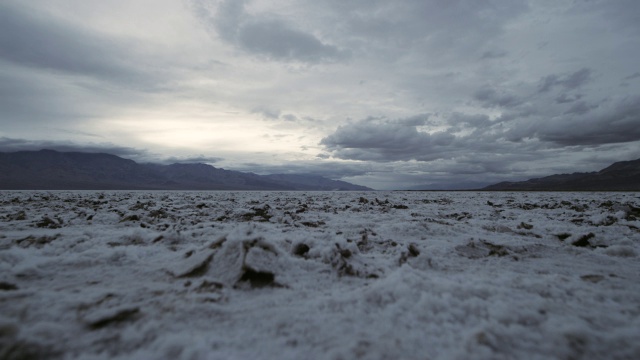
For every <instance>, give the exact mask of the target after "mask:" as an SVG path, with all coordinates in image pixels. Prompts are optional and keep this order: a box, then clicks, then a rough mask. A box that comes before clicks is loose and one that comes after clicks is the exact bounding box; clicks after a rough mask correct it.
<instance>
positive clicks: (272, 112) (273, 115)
mask: <svg viewBox="0 0 640 360" xmlns="http://www.w3.org/2000/svg"><path fill="white" fill-rule="evenodd" d="M251 112H252V113H254V114H260V115H262V116H263V117H264V118H265V119H267V120H277V119H278V118H280V110H278V109H271V108H269V107H266V106H259V107H256V108H254V109H253V110H252V111H251Z"/></svg>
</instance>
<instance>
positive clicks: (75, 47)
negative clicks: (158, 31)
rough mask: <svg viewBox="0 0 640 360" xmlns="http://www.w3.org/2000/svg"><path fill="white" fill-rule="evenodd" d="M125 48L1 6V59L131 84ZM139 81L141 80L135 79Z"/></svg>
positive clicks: (51, 20)
mask: <svg viewBox="0 0 640 360" xmlns="http://www.w3.org/2000/svg"><path fill="white" fill-rule="evenodd" d="M126 45H128V44H124V43H119V42H117V41H114V40H113V39H110V38H107V37H105V36H102V35H100V34H97V33H93V32H91V31H87V30H85V29H77V28H73V27H70V26H69V25H67V24H64V23H60V22H57V21H55V20H53V19H52V18H48V17H44V16H43V15H39V14H34V13H28V12H26V11H25V10H22V9H17V8H14V7H13V6H11V5H10V4H2V3H0V59H2V60H4V61H8V62H12V63H15V64H19V65H21V66H27V67H33V68H40V69H48V70H54V71H60V72H64V73H68V74H75V75H88V76H96V77H100V78H101V79H104V80H114V79H117V80H120V81H127V82H129V81H131V80H132V79H135V78H138V77H139V75H140V74H139V73H138V72H136V71H133V70H131V68H130V64H127V62H126V59H127V58H128V56H127V54H128V53H129V52H130V50H128V49H127V46H126ZM138 80H140V79H138Z"/></svg>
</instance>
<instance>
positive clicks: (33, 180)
mask: <svg viewBox="0 0 640 360" xmlns="http://www.w3.org/2000/svg"><path fill="white" fill-rule="evenodd" d="M0 189H3V190H9V189H15V190H19V189H33V190H39V189H42V190H109V189H111V190H118V189H121V190H136V189H138V190H143V189H148V190H371V189H369V188H367V187H364V186H359V185H353V184H350V183H347V182H344V181H336V180H330V179H327V178H324V177H321V176H315V175H286V174H278V175H266V176H261V175H256V174H253V173H243V172H240V171H231V170H224V169H219V168H215V167H213V166H210V165H206V164H171V165H160V164H138V163H136V162H135V161H133V160H128V159H123V158H120V157H118V156H115V155H111V154H100V153H98V154H96V153H80V152H58V151H53V150H40V151H19V152H12V153H0Z"/></svg>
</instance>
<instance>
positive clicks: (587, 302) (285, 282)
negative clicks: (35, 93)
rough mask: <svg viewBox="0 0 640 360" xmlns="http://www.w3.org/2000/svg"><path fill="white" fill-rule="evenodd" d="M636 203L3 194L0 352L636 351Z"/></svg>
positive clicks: (582, 196) (619, 198)
mask: <svg viewBox="0 0 640 360" xmlns="http://www.w3.org/2000/svg"><path fill="white" fill-rule="evenodd" d="M639 200H640V199H639V198H638V194H634V193H473V192H460V193H420V192H411V193H409V192H363V193H326V192H315V193H314V192H308V193H303V192H3V193H0V204H2V206H1V207H0V358H3V359H4V358H7V359H19V358H69V359H72V358H78V359H106V358H122V359H129V358H140V359H234V358H237V359H241V358H268V359H276V358H277V359H299V358H318V359H352V358H363V359H387V358H389V359H390V358H403V359H425V358H428V359H451V358H454V359H455V358H459V359H466V358H487V359H500V358H504V359H511V358H529V359H536V358H539V359H548V358H558V359H568V358H576V359H578V358H585V359H586V358H608V359H615V358H618V359H632V358H640V343H638V341H637V338H638V334H639V333H640V307H638V304H640V263H639V261H638V254H640V229H639V228H640V221H639V220H638V219H640V205H639V202H640V201H639Z"/></svg>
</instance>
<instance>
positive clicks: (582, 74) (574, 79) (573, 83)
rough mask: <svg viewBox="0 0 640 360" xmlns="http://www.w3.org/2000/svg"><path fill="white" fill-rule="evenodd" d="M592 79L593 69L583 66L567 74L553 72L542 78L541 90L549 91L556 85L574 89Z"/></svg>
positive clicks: (539, 89)
mask: <svg viewBox="0 0 640 360" xmlns="http://www.w3.org/2000/svg"><path fill="white" fill-rule="evenodd" d="M589 80H591V69H588V68H583V69H580V70H578V71H576V72H574V73H570V74H566V75H557V74H551V75H547V76H545V77H544V78H542V79H541V80H540V86H539V88H538V91H539V92H547V91H550V90H551V89H553V88H554V87H556V86H562V87H563V88H564V89H565V90H574V89H577V88H579V87H581V86H582V85H584V84H586V83H587V82H588V81H589Z"/></svg>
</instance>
